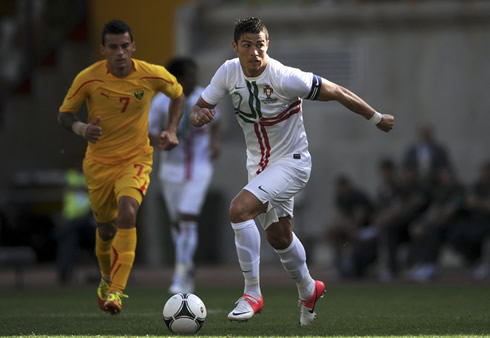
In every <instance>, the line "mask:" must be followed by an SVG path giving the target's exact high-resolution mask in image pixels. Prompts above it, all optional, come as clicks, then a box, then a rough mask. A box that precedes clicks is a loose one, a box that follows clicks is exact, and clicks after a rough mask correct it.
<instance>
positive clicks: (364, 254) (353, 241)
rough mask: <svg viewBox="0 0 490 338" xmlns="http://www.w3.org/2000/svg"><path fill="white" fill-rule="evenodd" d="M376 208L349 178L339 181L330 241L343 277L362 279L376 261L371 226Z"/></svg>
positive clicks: (338, 268)
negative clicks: (367, 269) (366, 270)
mask: <svg viewBox="0 0 490 338" xmlns="http://www.w3.org/2000/svg"><path fill="white" fill-rule="evenodd" d="M373 211H374V208H373V205H372V203H371V200H370V199H369V197H368V195H367V194H366V193H364V192H363V191H362V190H361V189H359V188H357V187H354V186H353V184H352V182H351V180H350V179H349V178H348V177H346V176H343V175H341V176H339V177H338V178H337V182H336V192H335V215H334V219H333V222H332V224H330V226H329V229H328V232H327V239H328V242H329V243H330V244H331V245H332V247H333V250H334V264H335V268H336V269H337V272H338V274H339V275H340V277H362V276H363V274H364V270H365V268H366V267H367V266H368V265H369V263H371V262H373V261H374V260H375V258H376V237H375V236H376V230H375V229H374V228H373V227H372V226H371V217H372V214H373Z"/></svg>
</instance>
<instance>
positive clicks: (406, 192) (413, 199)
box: [374, 164, 430, 281]
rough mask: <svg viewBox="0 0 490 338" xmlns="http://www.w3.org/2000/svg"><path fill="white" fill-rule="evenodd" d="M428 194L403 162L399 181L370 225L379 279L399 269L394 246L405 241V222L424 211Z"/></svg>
mask: <svg viewBox="0 0 490 338" xmlns="http://www.w3.org/2000/svg"><path fill="white" fill-rule="evenodd" d="M429 201H430V194H429V192H428V191H427V189H426V188H425V186H424V185H423V183H422V182H421V181H420V179H419V175H418V171H417V168H416V167H414V166H413V165H411V164H404V165H403V166H402V169H401V175H400V184H399V187H398V189H397V190H396V193H395V194H394V195H393V198H392V201H391V203H389V205H386V206H383V208H382V209H381V210H378V212H377V214H376V217H375V219H374V224H375V225H376V227H377V229H378V258H379V260H380V271H379V273H380V276H379V277H380V279H381V280H383V281H391V280H393V279H394V278H395V277H396V276H397V274H398V271H399V266H398V249H399V247H400V245H401V244H402V243H406V242H408V240H409V236H408V225H409V224H410V223H411V222H413V220H415V219H416V218H418V217H419V215H420V214H421V213H422V212H423V211H424V209H425V208H426V207H427V205H428V203H429Z"/></svg>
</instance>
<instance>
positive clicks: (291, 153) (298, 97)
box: [201, 56, 321, 174]
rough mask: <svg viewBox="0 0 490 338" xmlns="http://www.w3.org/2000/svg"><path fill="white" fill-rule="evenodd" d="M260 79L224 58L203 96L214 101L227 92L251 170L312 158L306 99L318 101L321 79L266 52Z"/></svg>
mask: <svg viewBox="0 0 490 338" xmlns="http://www.w3.org/2000/svg"><path fill="white" fill-rule="evenodd" d="M267 58H268V59H267V66H266V68H265V70H264V72H262V74H260V75H259V76H258V77H255V78H250V77H246V76H245V74H244V73H243V71H242V68H241V66H240V61H239V60H238V58H235V59H232V60H228V61H226V62H225V63H224V64H223V65H222V66H221V67H220V68H219V69H218V70H217V71H216V74H215V75H214V76H213V78H212V80H211V82H210V84H209V85H208V87H207V88H206V89H205V90H204V91H203V93H202V94H201V96H202V98H203V99H204V101H206V102H208V103H209V104H212V105H216V104H218V103H219V102H220V101H221V99H222V98H223V97H224V96H225V95H226V94H229V95H230V96H231V99H232V103H233V107H234V109H235V115H236V118H237V119H238V122H239V123H240V125H241V127H242V129H243V133H244V134H245V142H246V145H247V168H248V170H249V173H251V172H255V173H256V174H260V173H261V172H262V171H263V170H264V169H265V168H266V167H267V166H268V165H270V164H272V163H274V162H275V161H277V160H279V159H282V158H298V159H299V158H301V159H304V160H309V159H310V153H309V152H308V140H307V138H306V133H305V128H304V124H303V112H302V99H312V100H314V99H316V97H317V96H318V93H319V92H320V87H321V78H320V77H319V76H316V75H314V74H313V73H309V72H303V71H302V70H300V69H297V68H292V67H287V66H284V65H283V64H281V63H280V62H279V61H277V60H274V59H272V58H271V57H269V56H267Z"/></svg>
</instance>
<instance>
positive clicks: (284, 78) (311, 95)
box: [280, 67, 322, 100]
mask: <svg viewBox="0 0 490 338" xmlns="http://www.w3.org/2000/svg"><path fill="white" fill-rule="evenodd" d="M280 78H281V87H282V90H283V91H284V93H285V94H286V96H288V97H295V96H297V97H301V98H303V99H306V100H316V98H317V97H318V94H319V93H320V88H321V86H322V78H321V77H320V76H318V75H315V74H313V73H310V72H303V71H302V70H300V69H298V68H293V67H285V68H284V69H283V71H282V73H281V76H280Z"/></svg>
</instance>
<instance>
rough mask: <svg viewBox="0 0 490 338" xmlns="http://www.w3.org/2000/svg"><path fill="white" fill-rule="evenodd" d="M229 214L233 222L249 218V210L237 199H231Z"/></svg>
mask: <svg viewBox="0 0 490 338" xmlns="http://www.w3.org/2000/svg"><path fill="white" fill-rule="evenodd" d="M229 216H230V220H231V222H232V223H240V222H245V221H246V220H248V218H247V212H246V210H245V208H244V207H243V206H242V204H241V203H238V202H236V200H233V201H231V204H230V210H229Z"/></svg>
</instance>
